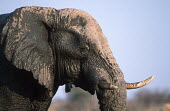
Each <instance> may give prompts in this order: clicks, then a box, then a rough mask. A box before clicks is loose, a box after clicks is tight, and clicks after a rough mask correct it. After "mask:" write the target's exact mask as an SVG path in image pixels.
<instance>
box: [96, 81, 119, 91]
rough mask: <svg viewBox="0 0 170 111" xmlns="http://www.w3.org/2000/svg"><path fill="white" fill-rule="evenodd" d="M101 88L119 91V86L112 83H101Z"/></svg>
mask: <svg viewBox="0 0 170 111" xmlns="http://www.w3.org/2000/svg"><path fill="white" fill-rule="evenodd" d="M99 86H100V87H101V88H103V89H109V90H113V89H117V88H118V86H116V85H112V84H110V83H106V82H100V83H99Z"/></svg>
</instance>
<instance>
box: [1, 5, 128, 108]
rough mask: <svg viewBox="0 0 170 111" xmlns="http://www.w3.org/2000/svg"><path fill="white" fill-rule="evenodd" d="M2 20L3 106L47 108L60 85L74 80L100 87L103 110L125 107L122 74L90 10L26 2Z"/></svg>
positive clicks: (84, 86) (92, 89)
mask: <svg viewBox="0 0 170 111" xmlns="http://www.w3.org/2000/svg"><path fill="white" fill-rule="evenodd" d="M0 21H3V22H1V24H0V27H1V29H2V27H3V29H2V30H0V32H1V34H0V36H1V37H0V57H1V59H0V97H1V96H2V97H3V98H2V99H0V109H2V110H9V111H10V110H11V109H16V111H17V110H18V111H19V110H28V111H32V110H35V111H45V110H47V109H48V107H49V104H50V102H51V98H52V96H53V95H54V93H56V91H57V89H58V86H60V85H63V84H67V83H72V84H74V85H76V86H78V87H81V88H82V89H84V90H86V91H88V92H89V93H91V94H94V93H95V91H96V92H97V96H98V99H99V104H100V109H101V111H125V109H126V82H125V81H124V76H123V73H122V71H121V70H120V68H119V66H118V64H117V63H116V60H115V58H114V57H113V55H112V52H111V50H110V48H109V45H108V42H107V39H106V37H105V36H104V35H103V33H102V30H101V28H100V26H99V25H98V23H97V22H96V20H95V19H94V18H93V17H91V16H90V15H89V14H88V13H86V12H84V11H82V10H77V9H62V10H56V9H54V8H44V7H23V8H19V9H16V10H15V11H14V12H12V13H11V14H9V15H1V16H0ZM109 85H116V86H118V88H117V89H112V90H110V89H108V88H103V87H108V86H109ZM68 91H69V89H68ZM4 104H9V106H8V105H4Z"/></svg>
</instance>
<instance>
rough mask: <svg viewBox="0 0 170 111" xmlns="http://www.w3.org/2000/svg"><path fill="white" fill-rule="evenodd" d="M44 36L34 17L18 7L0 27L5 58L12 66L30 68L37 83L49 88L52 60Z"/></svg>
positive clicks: (46, 37) (42, 27)
mask: <svg viewBox="0 0 170 111" xmlns="http://www.w3.org/2000/svg"><path fill="white" fill-rule="evenodd" d="M48 36H49V32H48V30H47V29H46V28H45V26H44V24H43V23H42V22H41V21H40V20H39V19H38V18H37V17H35V16H33V15H32V14H31V13H30V12H29V11H25V12H23V11H22V9H18V10H16V11H15V12H13V14H12V15H11V17H10V19H9V20H8V22H7V24H6V26H5V27H4V29H3V35H2V38H1V43H3V44H4V53H5V56H6V58H7V59H8V60H9V61H10V62H11V63H12V64H13V65H14V66H16V67H17V68H19V69H25V70H27V71H31V72H32V74H33V76H34V78H35V79H37V80H38V82H39V83H40V84H41V85H44V86H45V87H46V88H48V89H50V90H52V88H53V82H54V80H53V79H54V75H53V73H54V72H53V65H54V62H53V61H54V60H53V53H52V49H51V47H50V45H49V43H48Z"/></svg>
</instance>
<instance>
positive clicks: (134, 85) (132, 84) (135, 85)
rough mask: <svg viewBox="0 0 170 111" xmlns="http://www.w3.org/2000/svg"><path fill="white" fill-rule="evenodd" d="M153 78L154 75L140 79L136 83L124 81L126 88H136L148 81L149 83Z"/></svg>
mask: <svg viewBox="0 0 170 111" xmlns="http://www.w3.org/2000/svg"><path fill="white" fill-rule="evenodd" d="M153 78H154V76H151V77H149V78H148V79H146V80H144V81H140V82H136V83H126V88H127V89H136V88H140V87H143V86H145V85H147V84H148V83H150V82H151V81H152V80H153Z"/></svg>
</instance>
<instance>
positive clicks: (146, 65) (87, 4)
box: [0, 0, 170, 111]
mask: <svg viewBox="0 0 170 111" xmlns="http://www.w3.org/2000/svg"><path fill="white" fill-rule="evenodd" d="M23 6H43V7H53V8H56V9H62V8H76V9H82V10H85V11H86V12H88V13H90V14H91V15H92V16H93V17H94V18H95V19H96V20H97V21H98V23H99V24H100V26H101V28H102V30H103V33H104V34H105V35H106V37H107V38H108V41H109V44H110V48H111V50H112V52H113V55H114V56H115V58H116V60H117V62H118V64H119V66H120V68H121V69H122V71H123V73H124V76H125V80H126V81H127V82H136V81H140V80H143V79H146V78H147V77H149V76H151V75H154V76H155V79H154V80H153V81H152V82H151V83H150V84H149V85H147V86H145V87H143V88H140V89H136V90H129V91H128V100H127V101H128V111H170V82H169V81H170V75H169V74H170V70H169V66H170V1H169V0H107V1H106V0H100V1H99V0H91V1H87V0H81V1H80V0H27V1H26V0H1V1H0V14H3V13H9V12H12V11H14V10H15V9H16V8H19V7H23ZM167 108H169V110H168V109H167ZM56 110H57V111H99V107H98V102H97V98H96V96H95V95H94V96H92V95H90V94H89V93H87V92H84V91H82V90H81V89H78V88H74V89H73V90H72V92H70V93H68V94H66V93H65V92H64V87H60V89H59V90H58V92H57V94H56V96H55V97H54V98H53V103H52V104H51V107H50V109H49V111H56Z"/></svg>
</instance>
